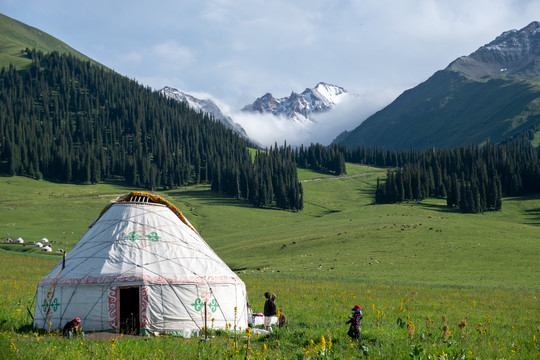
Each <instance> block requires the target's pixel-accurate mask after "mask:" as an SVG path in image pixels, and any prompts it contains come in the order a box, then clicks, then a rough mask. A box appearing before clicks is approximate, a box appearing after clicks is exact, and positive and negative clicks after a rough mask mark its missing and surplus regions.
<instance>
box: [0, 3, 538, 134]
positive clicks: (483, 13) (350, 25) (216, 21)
mask: <svg viewBox="0 0 540 360" xmlns="http://www.w3.org/2000/svg"><path fill="white" fill-rule="evenodd" d="M0 13H2V14H4V15H7V16H9V17H12V18H14V19H16V20H19V21H22V22H24V23H26V24H28V25H30V26H34V27H36V28H39V29H41V30H43V31H45V32H47V33H49V34H50V35H52V36H55V37H56V38H58V39H60V40H62V41H64V42H65V43H67V44H68V45H70V46H72V47H73V48H75V49H77V50H79V51H80V52H82V53H84V54H85V55H88V56H89V57H91V58H93V59H95V60H96V61H99V62H100V63H102V64H104V65H106V66H108V67H110V68H112V69H114V70H115V71H117V72H119V73H120V74H122V75H125V76H127V77H129V78H132V79H135V80H137V81H138V82H139V83H141V84H144V85H149V86H151V87H152V88H154V89H161V88H162V87H164V86H171V87H175V88H178V89H180V90H183V91H187V92H191V93H195V94H202V93H204V94H207V95H208V96H211V97H213V98H215V99H218V100H220V101H221V102H222V103H225V104H227V105H228V106H229V107H230V109H231V111H235V110H237V109H239V108H241V107H242V106H244V105H246V104H248V103H251V102H253V101H254V100H255V99H256V98H257V97H260V96H262V95H264V94H265V93H267V92H271V93H272V94H273V95H274V96H275V97H284V96H288V95H289V94H290V92H291V91H296V92H301V91H303V90H304V89H305V88H307V87H314V86H315V85H316V84H317V83H318V82H319V81H324V82H328V83H331V84H335V85H339V86H342V87H344V88H345V89H347V90H348V91H349V92H352V93H355V94H359V98H360V99H361V104H359V105H358V107H357V108H356V110H355V111H356V114H357V115H355V116H354V117H353V118H351V115H350V114H349V115H347V117H348V120H340V121H337V124H338V126H340V127H344V128H343V129H340V130H344V129H349V130H350V129H352V128H354V127H355V126H356V125H357V124H359V123H360V121H362V120H363V118H365V117H366V116H368V115H369V114H370V113H373V112H374V111H376V110H378V109H379V108H381V107H383V106H384V105H386V104H388V103H389V102H390V101H391V100H393V99H394V98H395V97H396V96H397V95H399V94H400V93H401V92H403V91H404V90H406V89H408V88H411V87H414V86H416V85H417V84H419V83H420V82H423V81H425V80H426V79H427V78H428V77H429V76H431V75H432V74H433V73H434V72H435V71H437V70H440V69H443V68H445V67H446V66H447V65H448V64H449V63H450V62H451V61H453V60H454V59H456V58H457V57H459V56H463V55H468V54H470V53H472V52H473V51H475V50H476V49H478V48H479V47H480V46H482V45H484V44H486V43H488V42H490V41H492V40H493V39H495V37H497V36H498V35H500V34H501V33H502V32H503V31H506V30H510V29H521V28H523V27H525V26H526V25H528V24H529V23H530V22H532V21H534V20H540V1H534V0H530V1H528V0H521V1H513V0H357V1H352V0H351V1H345V0H343V1H339V0H307V1H304V0H299V1H295V0H283V1H282V0H189V1H188V0H176V1H173V0H162V1H160V0H156V1H140V0H117V1H114V0H93V1H88V0H86V1H79V0H23V1H21V0H0ZM335 135H337V134H335ZM332 136H333V135H332ZM277 140H280V139H277ZM322 141H324V140H322Z"/></svg>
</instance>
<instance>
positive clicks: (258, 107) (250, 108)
mask: <svg viewBox="0 0 540 360" xmlns="http://www.w3.org/2000/svg"><path fill="white" fill-rule="evenodd" d="M348 96H350V94H349V93H348V92H347V90H345V89H343V88H342V87H340V86H335V85H331V84H327V83H324V82H320V83H318V84H317V85H316V86H315V87H314V88H312V89H309V88H306V89H305V90H304V91H303V92H302V93H296V92H294V91H293V92H291V95H289V96H288V97H283V98H280V99H276V98H275V97H274V96H273V95H272V94H271V93H266V94H265V95H263V96H262V97H260V98H257V99H256V100H255V101H254V102H253V103H252V104H250V105H246V106H244V107H243V108H242V111H245V112H258V113H261V114H263V113H272V114H273V115H275V116H281V117H284V118H286V119H289V120H292V121H294V122H296V123H299V124H303V125H309V124H311V123H313V122H314V120H313V118H314V116H315V115H316V114H320V113H324V112H327V111H329V110H331V109H333V108H334V107H335V106H336V105H337V104H339V103H340V102H342V101H343V100H344V99H345V98H347V97H348Z"/></svg>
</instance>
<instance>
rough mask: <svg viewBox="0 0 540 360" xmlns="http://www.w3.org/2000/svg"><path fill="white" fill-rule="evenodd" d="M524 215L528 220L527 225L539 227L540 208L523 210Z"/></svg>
mask: <svg viewBox="0 0 540 360" xmlns="http://www.w3.org/2000/svg"><path fill="white" fill-rule="evenodd" d="M524 214H525V216H526V217H527V218H528V219H529V220H530V222H527V224H529V225H540V208H537V209H528V210H525V211H524Z"/></svg>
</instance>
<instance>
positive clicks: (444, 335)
mask: <svg viewBox="0 0 540 360" xmlns="http://www.w3.org/2000/svg"><path fill="white" fill-rule="evenodd" d="M449 335H450V334H449V333H448V325H447V324H444V326H443V337H444V339H445V340H446V339H448V336H449Z"/></svg>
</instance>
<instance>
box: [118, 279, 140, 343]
mask: <svg viewBox="0 0 540 360" xmlns="http://www.w3.org/2000/svg"><path fill="white" fill-rule="evenodd" d="M139 298H140V297H139V287H138V286H135V287H125V288H120V332H121V333H124V334H137V335H138V334H139V331H140V322H139Z"/></svg>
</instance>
